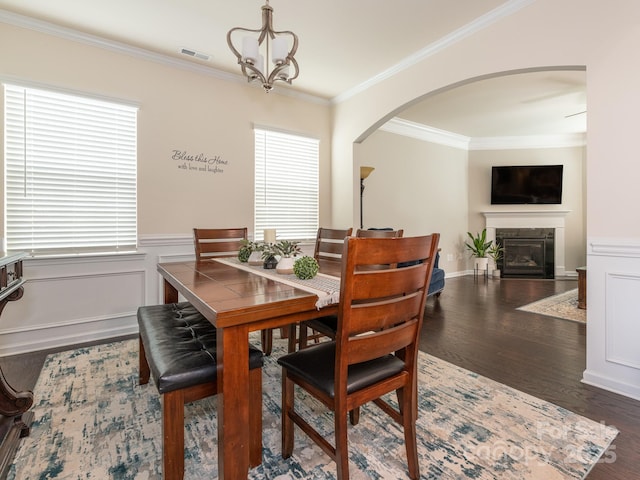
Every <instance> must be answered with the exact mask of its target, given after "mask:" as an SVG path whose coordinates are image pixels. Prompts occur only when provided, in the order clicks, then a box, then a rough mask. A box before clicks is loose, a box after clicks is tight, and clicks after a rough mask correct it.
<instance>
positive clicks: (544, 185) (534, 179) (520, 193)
mask: <svg viewBox="0 0 640 480" xmlns="http://www.w3.org/2000/svg"><path fill="white" fill-rule="evenodd" d="M562 167H563V166H562V165H516V166H499V167H492V168H491V204H492V205H523V204H532V205H536V204H560V203H562Z"/></svg>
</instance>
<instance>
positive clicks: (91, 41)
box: [0, 9, 330, 105]
mask: <svg viewBox="0 0 640 480" xmlns="http://www.w3.org/2000/svg"><path fill="white" fill-rule="evenodd" d="M0 22H2V23H6V24H9V25H13V26H16V27H21V28H26V29H29V30H33V31H36V32H40V33H44V34H47V35H52V36H56V37H59V38H62V39H65V40H70V41H73V42H77V43H82V44H84V45H88V46H92V47H97V48H101V49H103V50H108V51H111V52H115V53H119V54H124V55H129V56H131V57H135V58H138V59H141V60H147V61H150V62H155V63H159V64H162V65H165V66H168V67H172V68H177V69H181V70H186V71H190V72H194V73H198V74H200V75H207V76H210V77H214V78H217V79H219V80H224V81H227V82H232V83H239V84H247V79H246V77H244V76H242V75H239V74H235V73H229V72H225V71H223V70H219V69H217V68H214V67H210V66H207V65H201V64H198V63H193V62H190V61H188V60H181V59H179V58H174V57H171V56H169V55H165V54H162V53H157V52H153V51H151V50H146V49H144V48H139V47H134V46H132V45H128V44H126V43H122V42H117V41H115V40H110V39H106V38H102V37H99V36H97V35H91V34H88V33H83V32H79V31H77V30H73V29H71V28H66V27H62V26H60V25H55V24H53V23H49V22H45V21H42V20H37V19H35V18H31V17H27V16H25V15H19V14H17V13H13V12H8V11H6V10H2V9H0ZM247 86H248V87H249V88H251V87H255V88H262V86H260V85H247ZM270 94H277V95H283V96H286V97H293V98H297V99H300V100H304V101H307V102H311V103H317V104H320V105H330V101H329V100H327V99H325V98H321V97H318V96H316V95H311V94H309V93H304V92H300V91H297V90H293V89H290V88H286V87H283V88H277V89H273V90H272V91H271V92H270Z"/></svg>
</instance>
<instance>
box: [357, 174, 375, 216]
mask: <svg viewBox="0 0 640 480" xmlns="http://www.w3.org/2000/svg"><path fill="white" fill-rule="evenodd" d="M374 170H375V168H373V167H360V228H364V227H363V226H362V225H363V224H362V194H363V193H364V179H365V178H367V177H368V176H369V175H371V172H373V171H374Z"/></svg>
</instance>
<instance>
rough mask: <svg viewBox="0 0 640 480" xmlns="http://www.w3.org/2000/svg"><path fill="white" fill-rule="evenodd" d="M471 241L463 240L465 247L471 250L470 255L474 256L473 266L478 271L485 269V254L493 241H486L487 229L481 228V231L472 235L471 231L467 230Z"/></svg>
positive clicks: (486, 259)
mask: <svg viewBox="0 0 640 480" xmlns="http://www.w3.org/2000/svg"><path fill="white" fill-rule="evenodd" d="M467 235H468V236H469V239H470V240H471V243H469V242H465V245H466V247H467V248H468V249H469V251H470V252H471V256H472V257H475V259H476V260H475V263H474V268H477V269H478V271H479V272H480V271H483V270H486V268H487V265H488V264H489V257H488V256H487V252H488V250H489V248H491V245H492V243H493V241H491V240H489V241H487V229H486V228H485V229H483V230H482V232H480V233H476V234H475V235H473V234H472V233H471V232H467Z"/></svg>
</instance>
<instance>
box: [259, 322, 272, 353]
mask: <svg viewBox="0 0 640 480" xmlns="http://www.w3.org/2000/svg"><path fill="white" fill-rule="evenodd" d="M260 339H261V342H262V352H263V353H264V354H265V355H271V350H272V349H273V330H272V329H271V328H265V329H264V330H262V331H261V332H260Z"/></svg>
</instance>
